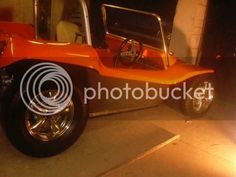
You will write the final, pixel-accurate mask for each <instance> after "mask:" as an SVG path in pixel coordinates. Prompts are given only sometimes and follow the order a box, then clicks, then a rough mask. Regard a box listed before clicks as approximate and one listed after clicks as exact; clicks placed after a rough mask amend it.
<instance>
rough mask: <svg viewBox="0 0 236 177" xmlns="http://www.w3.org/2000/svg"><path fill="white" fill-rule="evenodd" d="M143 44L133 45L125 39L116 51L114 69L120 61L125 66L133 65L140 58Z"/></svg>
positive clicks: (131, 40) (132, 42) (131, 41)
mask: <svg viewBox="0 0 236 177" xmlns="http://www.w3.org/2000/svg"><path fill="white" fill-rule="evenodd" d="M142 52H143V44H142V43H141V42H138V44H136V43H135V41H134V40H133V39H125V40H124V41H123V42H122V43H121V45H120V47H119V50H118V53H117V56H116V58H115V60H114V67H116V66H117V64H118V61H120V62H121V63H122V64H123V65H125V66H131V65H133V64H134V63H135V62H136V61H137V60H139V59H140V58H141V57H142Z"/></svg>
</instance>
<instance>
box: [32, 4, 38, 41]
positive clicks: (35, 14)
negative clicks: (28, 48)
mask: <svg viewBox="0 0 236 177" xmlns="http://www.w3.org/2000/svg"><path fill="white" fill-rule="evenodd" d="M33 6H34V8H33V9H34V35H35V36H34V37H35V39H38V37H39V36H38V6H39V0H34V2H33Z"/></svg>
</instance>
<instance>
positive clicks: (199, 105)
mask: <svg viewBox="0 0 236 177" xmlns="http://www.w3.org/2000/svg"><path fill="white" fill-rule="evenodd" d="M210 85H211V86H212V83H210V82H203V83H201V84H199V87H198V88H197V89H201V90H202V93H203V95H202V98H195V97H194V98H193V109H194V111H195V112H204V111H205V110H207V109H208V108H209V106H210V105H211V103H212V102H213V99H214V90H209V86H210Z"/></svg>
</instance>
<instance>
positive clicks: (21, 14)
mask: <svg viewBox="0 0 236 177" xmlns="http://www.w3.org/2000/svg"><path fill="white" fill-rule="evenodd" d="M32 6H33V0H0V20H7V21H16V22H24V23H32V22H33V8H32Z"/></svg>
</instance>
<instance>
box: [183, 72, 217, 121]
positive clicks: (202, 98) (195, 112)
mask: <svg viewBox="0 0 236 177" xmlns="http://www.w3.org/2000/svg"><path fill="white" fill-rule="evenodd" d="M187 85H188V89H191V92H190V95H189V96H187V97H186V99H184V100H183V104H182V108H183V111H184V113H185V114H187V115H189V116H190V117H201V116H203V115H204V114H205V113H206V112H207V111H208V110H209V108H210V107H211V105H212V104H213V101H214V98H215V88H214V79H213V77H212V76H211V75H203V76H199V77H196V78H193V79H192V80H190V81H189V82H188V83H187Z"/></svg>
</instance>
